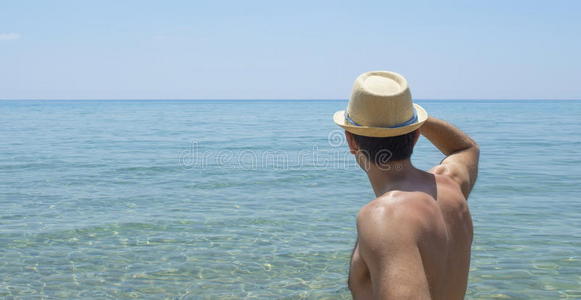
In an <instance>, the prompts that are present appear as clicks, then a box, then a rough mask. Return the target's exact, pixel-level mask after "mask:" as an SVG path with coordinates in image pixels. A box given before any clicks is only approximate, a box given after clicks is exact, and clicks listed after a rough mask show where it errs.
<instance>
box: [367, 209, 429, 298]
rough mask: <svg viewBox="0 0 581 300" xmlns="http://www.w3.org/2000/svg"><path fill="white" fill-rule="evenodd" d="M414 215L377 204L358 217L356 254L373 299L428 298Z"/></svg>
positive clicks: (417, 225)
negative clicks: (362, 262) (361, 262)
mask: <svg viewBox="0 0 581 300" xmlns="http://www.w3.org/2000/svg"><path fill="white" fill-rule="evenodd" d="M415 213H416V211H413V210H408V209H406V208H396V207H395V206H393V205H379V206H374V207H371V208H370V207H364V208H363V209H362V210H361V211H360V212H359V214H358V215H357V233H358V242H359V255H360V256H361V258H362V259H363V261H364V262H365V265H367V267H368V268H369V273H370V276H371V284H372V287H373V299H376V300H379V299H382V300H383V299H417V300H425V299H428V300H429V299H431V296H430V290H429V285H428V280H427V277H426V273H425V270H424V266H423V263H422V257H421V255H420V250H419V248H418V236H419V234H420V228H419V227H420V226H419V223H420V222H419V221H418V220H415V219H414V218H415V217H414V216H415Z"/></svg>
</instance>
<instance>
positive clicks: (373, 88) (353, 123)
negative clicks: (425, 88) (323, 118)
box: [333, 71, 428, 137]
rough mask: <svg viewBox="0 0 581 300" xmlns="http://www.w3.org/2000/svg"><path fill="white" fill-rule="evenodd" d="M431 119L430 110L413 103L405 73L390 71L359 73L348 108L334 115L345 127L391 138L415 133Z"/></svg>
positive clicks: (352, 131)
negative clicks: (403, 74) (427, 110)
mask: <svg viewBox="0 0 581 300" xmlns="http://www.w3.org/2000/svg"><path fill="white" fill-rule="evenodd" d="M426 119H428V113H427V112H426V111H425V110H424V109H423V108H422V107H421V106H419V105H417V104H415V103H413V102H412V95H411V93H410V90H409V88H408V83H407V80H405V78H403V76H401V75H399V74H397V73H394V72H388V71H372V72H367V73H363V74H361V75H359V77H357V79H356V80H355V84H354V85H353V92H352V94H351V99H349V104H348V105H347V110H346V111H345V110H340V111H338V112H336V113H335V114H334V115H333V121H335V123H336V124H337V125H339V126H341V127H343V128H344V129H345V130H347V131H349V132H351V133H354V134H357V135H363V136H370V137H390V136H398V135H404V134H406V133H409V132H412V131H414V130H416V129H418V128H420V126H422V124H423V123H424V122H425V121H426Z"/></svg>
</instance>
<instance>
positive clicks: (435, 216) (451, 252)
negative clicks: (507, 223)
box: [346, 118, 479, 300]
mask: <svg viewBox="0 0 581 300" xmlns="http://www.w3.org/2000/svg"><path fill="white" fill-rule="evenodd" d="M346 134H347V138H348V141H349V143H350V147H351V148H352V150H354V148H357V145H356V143H355V142H354V140H353V138H352V137H351V136H350V134H349V133H346ZM421 134H422V135H424V136H425V137H426V138H428V139H429V140H430V141H431V142H432V143H433V144H434V145H435V146H436V147H438V148H439V149H440V150H441V151H442V152H443V153H444V154H445V155H446V156H447V157H446V158H445V159H444V160H443V161H442V163H441V164H440V165H438V166H436V167H434V168H433V169H431V170H430V171H429V172H425V171H421V170H419V169H416V168H414V167H413V166H412V165H411V163H410V162H409V161H407V162H404V163H403V168H401V171H399V172H401V173H397V171H393V169H397V168H392V171H390V172H385V171H381V170H379V171H378V170H376V169H377V168H375V167H371V168H370V169H369V170H367V173H368V177H369V179H370V182H371V184H372V186H373V188H374V191H375V193H376V195H378V197H377V198H376V199H375V200H373V201H371V202H369V203H368V204H366V205H365V206H363V207H362V208H361V210H360V212H359V214H358V216H357V232H358V239H357V243H356V245H355V248H354V249H353V254H352V258H351V266H350V272H349V280H348V285H349V288H350V290H351V292H352V295H353V298H354V299H356V300H358V299H446V300H448V299H463V298H464V294H465V292H466V287H467V282H468V271H469V267H470V247H471V244H472V236H473V229H472V219H471V217H470V212H469V209H468V202H467V198H468V195H469V193H470V191H471V190H472V187H473V185H474V183H475V181H476V176H477V172H478V171H477V169H478V168H477V166H478V156H479V150H478V146H477V145H476V143H474V142H473V141H472V140H471V139H470V138H469V137H468V136H467V135H465V134H464V133H462V132H461V131H460V130H458V129H457V128H455V127H453V126H451V125H450V124H448V123H446V122H444V121H441V120H438V119H435V118H430V119H428V121H427V122H426V123H425V125H424V126H423V127H422V128H421ZM355 150H357V149H355Z"/></svg>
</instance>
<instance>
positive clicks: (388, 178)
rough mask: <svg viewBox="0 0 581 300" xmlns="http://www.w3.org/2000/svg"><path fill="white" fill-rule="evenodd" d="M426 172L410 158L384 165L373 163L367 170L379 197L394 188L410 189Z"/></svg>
mask: <svg viewBox="0 0 581 300" xmlns="http://www.w3.org/2000/svg"><path fill="white" fill-rule="evenodd" d="M424 174H425V172H424V171H422V170H419V169H416V168H415V167H414V166H413V165H412V163H411V161H410V160H409V159H406V160H401V161H394V162H390V163H388V164H385V165H382V166H377V165H375V164H371V165H370V166H369V169H368V170H367V177H368V178H369V182H370V183H371V186H372V187H373V191H374V192H375V196H377V197H379V196H381V195H383V194H385V193H387V192H390V191H394V190H409V189H410V187H412V186H413V185H414V183H416V182H417V181H418V179H419V178H421V177H422V176H424Z"/></svg>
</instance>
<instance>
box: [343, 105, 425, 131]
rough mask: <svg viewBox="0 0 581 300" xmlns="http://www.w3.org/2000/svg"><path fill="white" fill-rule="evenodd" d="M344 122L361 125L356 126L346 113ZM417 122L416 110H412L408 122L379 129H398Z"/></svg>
mask: <svg viewBox="0 0 581 300" xmlns="http://www.w3.org/2000/svg"><path fill="white" fill-rule="evenodd" d="M345 120H347V122H349V123H351V125H355V126H361V125H359V124H357V122H355V121H353V119H351V117H349V114H348V113H347V111H345ZM417 121H418V114H417V113H416V110H415V109H414V115H413V116H412V117H411V118H410V119H409V120H407V121H405V122H403V123H399V124H396V125H394V126H387V127H381V128H399V127H404V126H408V125H411V124H413V123H415V122H417Z"/></svg>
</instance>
